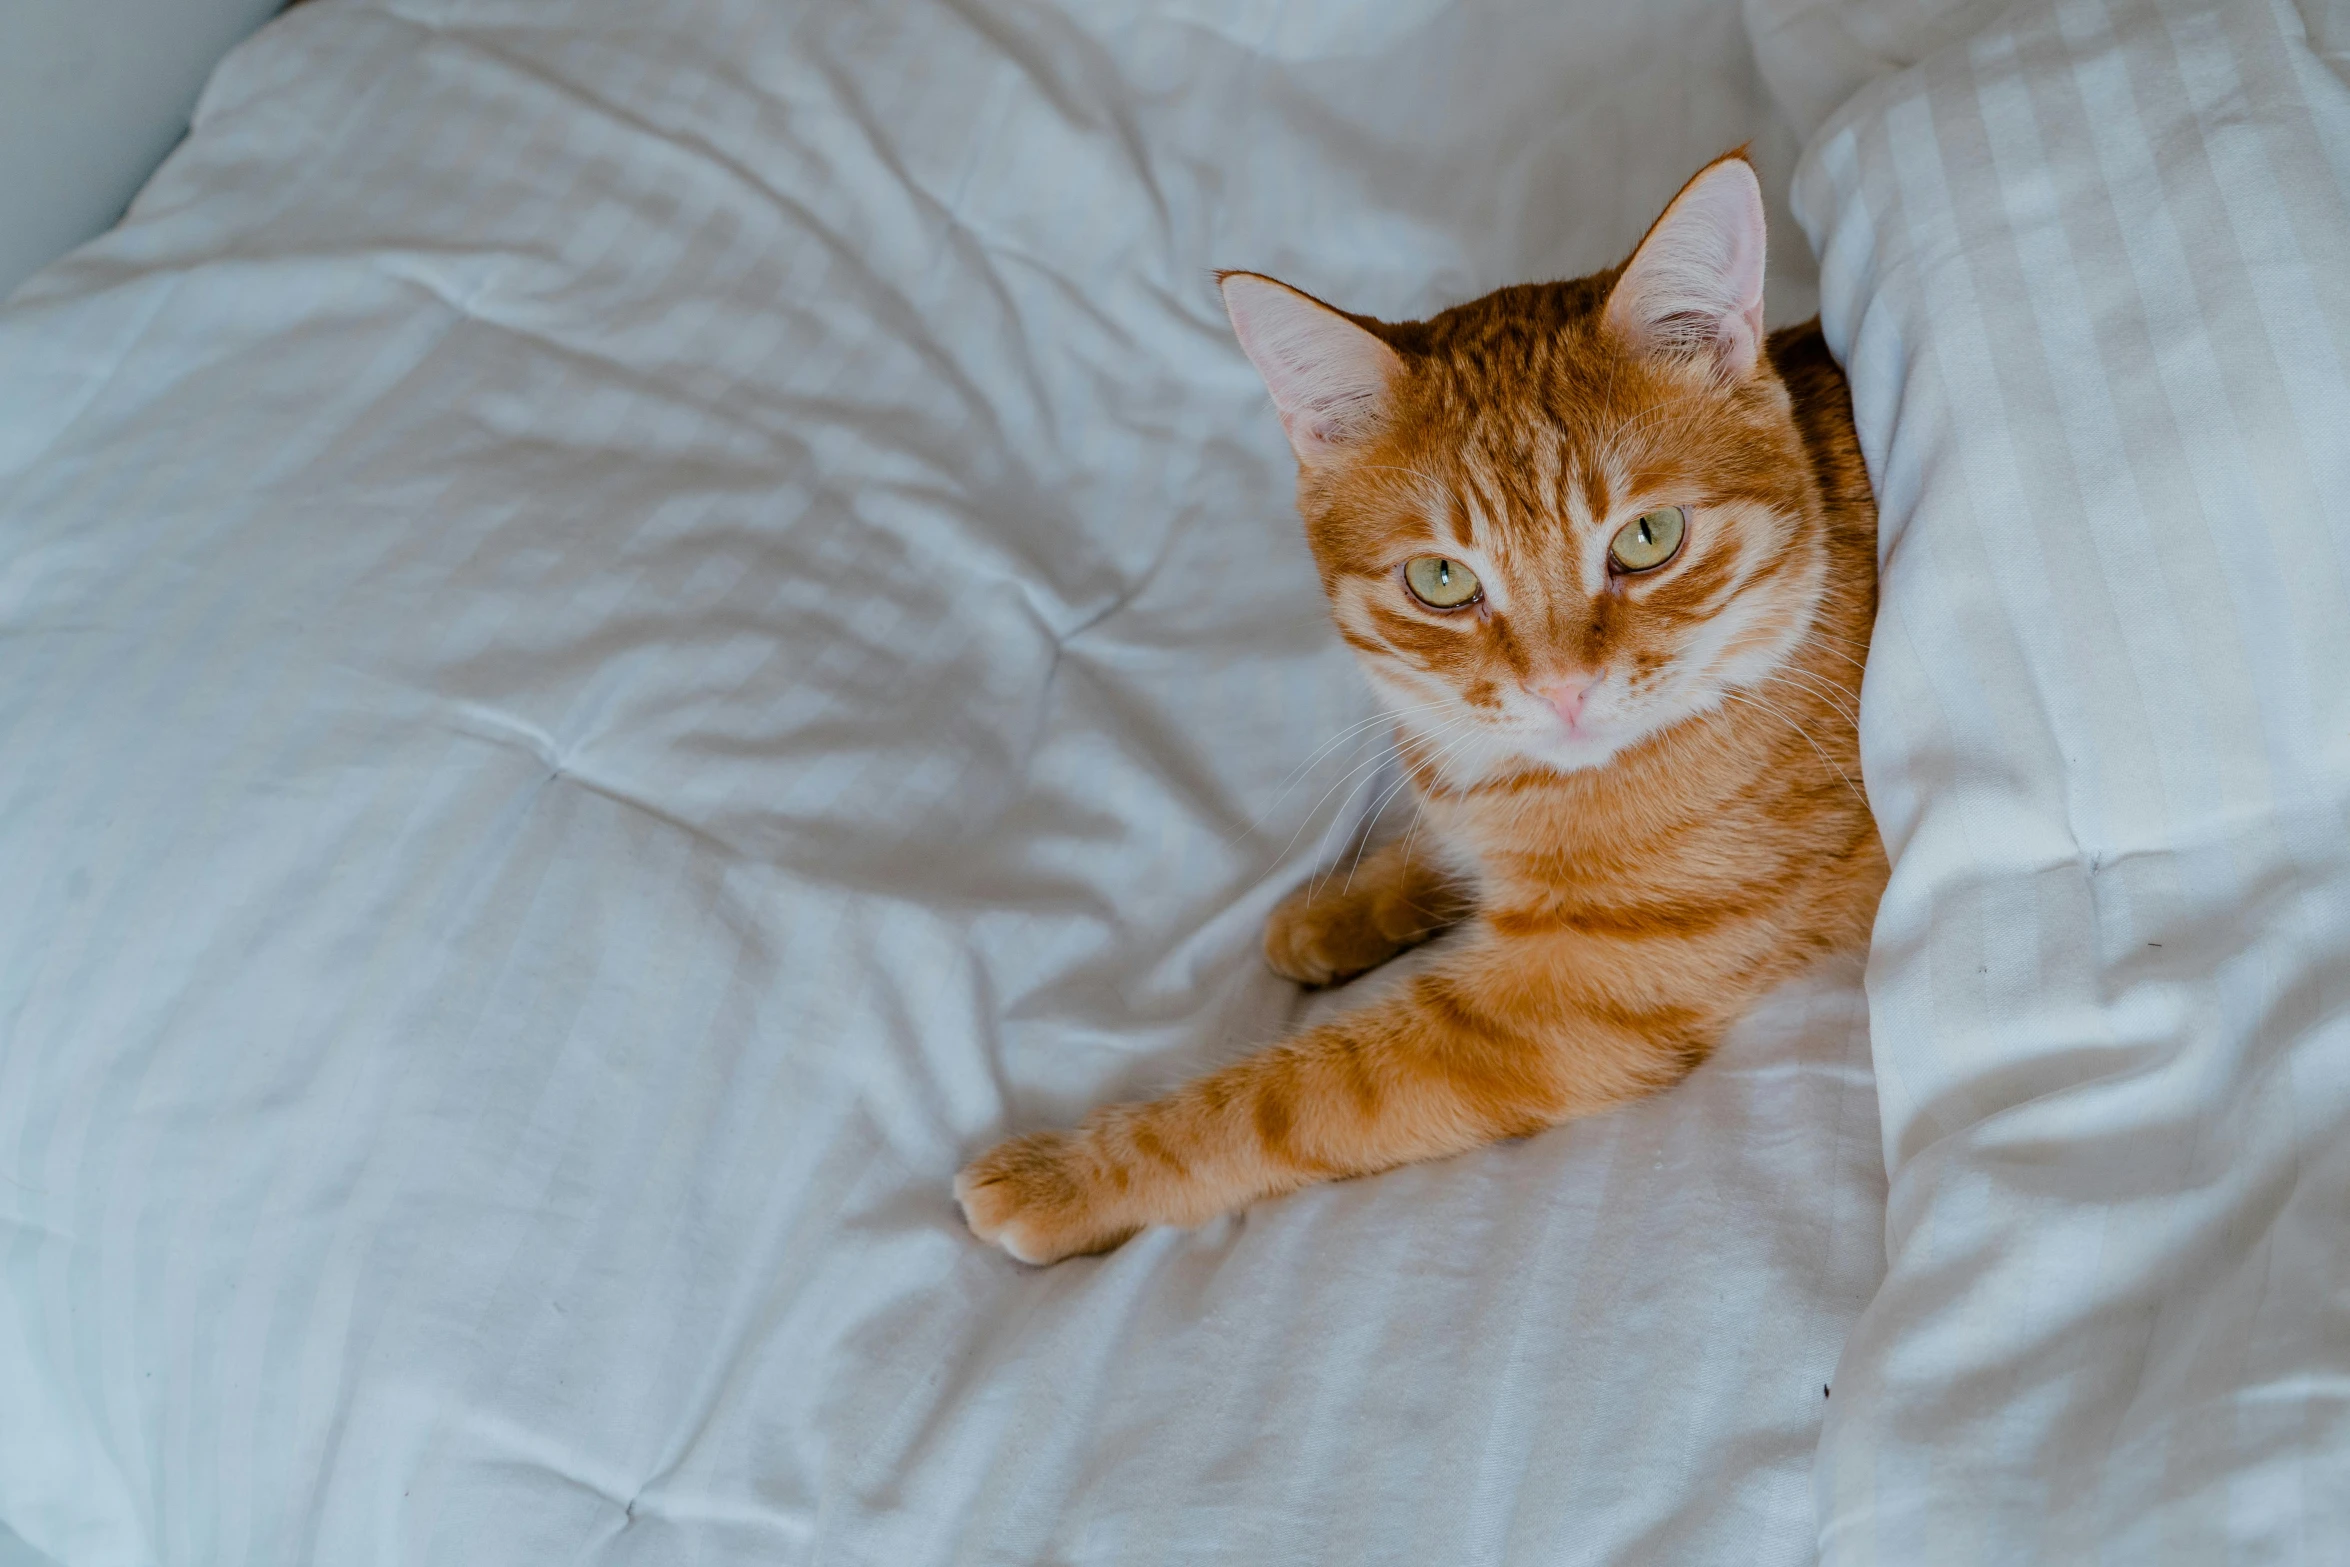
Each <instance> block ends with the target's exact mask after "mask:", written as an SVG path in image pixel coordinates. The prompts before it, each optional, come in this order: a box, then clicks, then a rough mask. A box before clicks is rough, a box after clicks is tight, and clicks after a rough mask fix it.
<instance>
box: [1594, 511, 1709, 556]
mask: <svg viewBox="0 0 2350 1567" xmlns="http://www.w3.org/2000/svg"><path fill="white" fill-rule="evenodd" d="M1688 531H1689V513H1688V511H1687V510H1686V509H1685V508H1683V507H1679V506H1664V507H1659V508H1658V509H1657V510H1655V511H1651V512H1643V513H1641V514H1640V515H1639V516H1637V517H1635V518H1633V519H1632V520H1631V521H1630V522H1627V523H1625V524H1624V525H1623V526H1622V527H1620V528H1618V529H1617V530H1616V536H1615V538H1614V539H1613V540H1612V541H1611V542H1610V543H1609V544H1608V547H1607V558H1608V560H1609V562H1610V563H1611V564H1613V565H1614V566H1615V568H1616V570H1618V571H1654V570H1655V569H1656V568H1657V567H1659V566H1661V565H1663V564H1664V563H1665V562H1666V561H1668V560H1671V559H1672V558H1673V552H1674V551H1676V550H1678V549H1679V548H1680V547H1681V535H1682V534H1684V533H1686V532H1688Z"/></svg>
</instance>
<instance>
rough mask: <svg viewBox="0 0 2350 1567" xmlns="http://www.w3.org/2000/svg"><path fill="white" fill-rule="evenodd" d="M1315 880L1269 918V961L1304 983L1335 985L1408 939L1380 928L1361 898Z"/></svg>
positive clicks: (1366, 968) (1275, 969)
mask: <svg viewBox="0 0 2350 1567" xmlns="http://www.w3.org/2000/svg"><path fill="white" fill-rule="evenodd" d="M1319 890H1320V894H1321V895H1320V896H1319V897H1317V896H1315V892H1316V888H1315V886H1314V884H1313V883H1311V882H1309V883H1307V884H1306V885H1305V886H1303V887H1300V888H1298V889H1297V891H1295V892H1293V893H1291V894H1290V895H1289V896H1288V897H1286V898H1284V899H1282V900H1281V903H1280V905H1279V906H1278V907H1277V908H1275V909H1274V910H1273V912H1272V913H1271V914H1270V915H1268V916H1267V917H1266V919H1265V962H1266V964H1267V966H1269V967H1270V968H1271V969H1272V970H1273V972H1274V973H1276V974H1278V975H1280V976H1281V977H1282V978H1283V979H1294V980H1296V981H1297V982H1298V983H1299V984H1301V985H1335V984H1337V983H1338V982H1339V981H1340V980H1345V979H1352V978H1354V977H1355V976H1356V975H1357V974H1362V973H1366V972H1368V971H1369V970H1371V969H1375V968H1377V967H1378V966H1379V965H1380V964H1382V963H1384V962H1386V961H1387V960H1388V959H1389V958H1392V957H1394V956H1395V955H1396V954H1397V953H1398V952H1401V951H1402V950H1403V949H1404V945H1405V944H1404V943H1402V942H1399V941H1397V940H1396V939H1395V938H1394V937H1392V936H1390V935H1388V934H1386V933H1385V932H1384V931H1382V930H1380V929H1379V927H1378V925H1377V924H1376V923H1375V922H1374V921H1373V920H1372V919H1371V917H1370V911H1369V909H1368V908H1367V907H1366V906H1365V904H1364V902H1363V901H1362V900H1361V899H1355V898H1349V897H1347V896H1346V894H1345V892H1344V891H1343V890H1341V889H1339V888H1335V887H1329V886H1323V887H1322V888H1320V889H1319Z"/></svg>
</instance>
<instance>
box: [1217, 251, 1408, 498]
mask: <svg viewBox="0 0 2350 1567" xmlns="http://www.w3.org/2000/svg"><path fill="white" fill-rule="evenodd" d="M1216 281H1217V283H1218V284H1219V285H1220V286H1221V287H1222V288H1223V290H1224V309H1225V310H1226V311H1227V312H1228V313H1229V314H1230V315H1231V317H1232V331H1233V334H1234V335H1235V336H1237V337H1238V338H1239V339H1240V347H1241V351H1242V352H1244V353H1246V354H1247V355H1248V357H1249V359H1250V361H1251V362H1252V363H1254V364H1255V365H1256V367H1257V373H1258V374H1259V375H1261V376H1263V377H1264V378H1265V388H1266V390H1268V391H1270V392H1271V393H1272V394H1273V406H1274V407H1275V408H1276V409H1278V410H1280V413H1281V428H1282V429H1284V430H1286V431H1288V432H1289V444H1290V447H1291V449H1292V450H1294V451H1295V452H1296V453H1297V460H1298V461H1299V462H1300V463H1302V464H1304V465H1306V466H1307V467H1312V466H1314V465H1315V464H1317V463H1323V462H1327V461H1329V460H1330V459H1331V458H1333V457H1335V456H1337V455H1339V454H1340V453H1342V452H1343V451H1344V450H1345V449H1346V448H1347V447H1348V446H1350V445H1353V444H1355V443H1357V442H1359V441H1361V440H1363V439H1364V438H1365V437H1366V436H1369V435H1371V434H1372V433H1373V432H1375V431H1376V430H1377V429H1378V428H1379V426H1380V424H1381V423H1382V422H1384V420H1385V419H1386V417H1387V406H1388V396H1389V392H1390V390H1391V388H1392V386H1393V384H1394V379H1395V376H1396V374H1397V373H1398V372H1399V371H1401V370H1402V369H1403V360H1402V359H1401V358H1400V357H1399V356H1398V355H1397V354H1396V352H1395V350H1394V349H1392V348H1390V347H1388V346H1387V345H1386V344H1385V343H1383V342H1381V341H1380V340H1379V339H1378V338H1377V337H1375V336H1373V335H1372V334H1371V333H1369V332H1367V331H1365V330H1363V328H1361V327H1359V326H1357V325H1356V324H1355V323H1354V322H1352V321H1350V320H1348V319H1347V318H1346V317H1345V316H1343V315H1340V314H1339V313H1338V312H1337V311H1335V310H1333V309H1331V308H1330V307H1329V306H1328V305H1325V304H1323V303H1322V302H1321V301H1320V300H1318V299H1315V298H1313V297H1312V296H1311V295H1307V294H1301V293H1299V292H1298V291H1297V290H1296V289H1294V288H1291V287H1290V286H1289V285H1288V284H1286V283H1276V282H1274V281H1273V280H1272V279H1271V278H1269V277H1259V276H1258V275H1257V274H1256V273H1254V272H1226V273H1222V274H1220V275H1219V276H1218V278H1217V280H1216Z"/></svg>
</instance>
